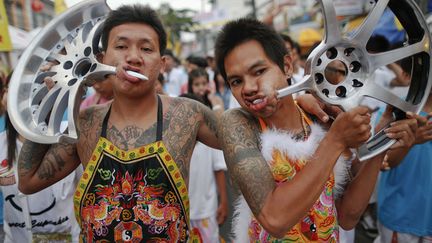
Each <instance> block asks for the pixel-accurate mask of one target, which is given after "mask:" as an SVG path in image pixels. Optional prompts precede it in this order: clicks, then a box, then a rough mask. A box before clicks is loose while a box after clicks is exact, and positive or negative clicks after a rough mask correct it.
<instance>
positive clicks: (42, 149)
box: [18, 140, 50, 176]
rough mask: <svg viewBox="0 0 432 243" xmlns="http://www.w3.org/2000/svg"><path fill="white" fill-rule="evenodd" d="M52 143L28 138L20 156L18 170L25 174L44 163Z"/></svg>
mask: <svg viewBox="0 0 432 243" xmlns="http://www.w3.org/2000/svg"><path fill="white" fill-rule="evenodd" d="M49 147H50V145H47V144H38V143H34V142H31V141H29V140H26V141H25V142H24V144H23V146H22V148H21V151H20V153H19V157H18V171H19V173H20V174H21V175H23V176H25V175H28V174H29V173H31V172H32V171H34V170H35V169H37V168H38V167H39V165H40V164H41V163H42V160H43V157H44V156H45V154H46V152H47V151H48V149H49Z"/></svg>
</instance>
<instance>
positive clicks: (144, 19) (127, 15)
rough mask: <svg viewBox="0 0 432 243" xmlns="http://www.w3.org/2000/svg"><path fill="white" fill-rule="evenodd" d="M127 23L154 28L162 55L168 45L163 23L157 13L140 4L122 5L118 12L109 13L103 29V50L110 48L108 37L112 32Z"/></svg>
mask: <svg viewBox="0 0 432 243" xmlns="http://www.w3.org/2000/svg"><path fill="white" fill-rule="evenodd" d="M127 23H142V24H147V25H149V26H150V27H152V28H153V29H154V30H155V31H156V33H157V34H158V36H159V52H160V54H161V55H162V54H163V53H164V52H165V49H166V45H167V35H166V32H165V29H164V27H163V24H162V21H161V20H160V18H159V16H158V15H157V13H156V11H154V10H153V9H151V8H150V7H148V6H143V5H140V4H134V5H122V6H121V7H119V8H118V9H116V10H113V11H111V12H110V13H109V15H108V17H107V18H106V20H105V22H104V23H103V29H102V40H101V41H102V49H103V50H104V51H105V50H106V49H107V47H108V37H109V34H110V32H111V30H112V29H113V28H114V27H116V26H119V25H122V24H127Z"/></svg>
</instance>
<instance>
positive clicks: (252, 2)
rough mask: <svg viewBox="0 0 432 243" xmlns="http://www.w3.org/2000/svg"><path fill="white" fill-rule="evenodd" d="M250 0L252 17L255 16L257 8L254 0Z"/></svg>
mask: <svg viewBox="0 0 432 243" xmlns="http://www.w3.org/2000/svg"><path fill="white" fill-rule="evenodd" d="M250 1H251V5H252V17H253V18H254V19H256V18H257V9H256V5H255V0H250Z"/></svg>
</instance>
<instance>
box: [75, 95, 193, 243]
mask: <svg viewBox="0 0 432 243" xmlns="http://www.w3.org/2000/svg"><path fill="white" fill-rule="evenodd" d="M110 110H111V108H110ZM109 114H110V111H108V113H107V114H106V116H105V118H104V121H103V124H102V132H101V137H100V138H99V141H98V144H97V146H96V148H95V150H94V152H93V155H92V157H91V159H90V162H89V163H88V165H87V168H86V170H85V172H84V174H83V175H82V177H81V179H80V182H79V184H78V187H77V190H76V192H75V197H74V207H75V214H76V217H77V220H78V223H79V224H80V226H81V237H80V238H81V239H80V240H81V241H83V242H186V241H187V240H188V238H189V218H188V217H189V198H188V192H187V187H186V184H185V182H184V180H183V178H182V176H181V174H180V171H179V169H178V167H177V165H176V163H175V162H174V161H173V159H172V157H171V156H170V154H169V153H168V151H167V149H166V148H165V146H164V144H163V142H162V127H163V126H162V102H161V100H160V98H159V96H158V115H157V116H158V117H157V138H156V142H154V143H152V144H148V145H145V146H142V147H139V148H136V149H133V150H130V151H123V150H121V149H119V148H117V147H116V146H115V145H114V144H112V143H111V142H110V141H108V140H107V139H106V130H107V123H108V118H109Z"/></svg>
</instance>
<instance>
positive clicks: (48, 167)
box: [37, 143, 76, 180]
mask: <svg viewBox="0 0 432 243" xmlns="http://www.w3.org/2000/svg"><path fill="white" fill-rule="evenodd" d="M75 155H76V146H75V145H74V144H67V143H60V144H54V145H52V148H51V149H50V150H49V151H48V153H47V154H46V155H45V158H44V162H43V163H42V164H41V166H40V167H39V169H38V171H37V173H38V176H39V178H40V179H45V180H49V179H52V178H53V176H54V175H55V173H56V172H60V171H61V170H62V169H63V168H64V167H65V165H66V163H67V161H68V159H70V158H73V157H76V156H75Z"/></svg>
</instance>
